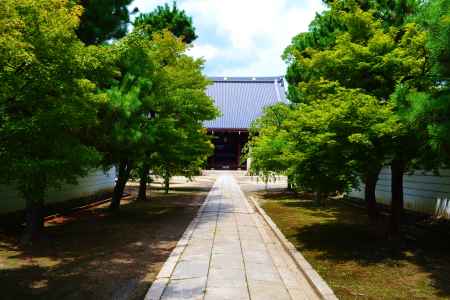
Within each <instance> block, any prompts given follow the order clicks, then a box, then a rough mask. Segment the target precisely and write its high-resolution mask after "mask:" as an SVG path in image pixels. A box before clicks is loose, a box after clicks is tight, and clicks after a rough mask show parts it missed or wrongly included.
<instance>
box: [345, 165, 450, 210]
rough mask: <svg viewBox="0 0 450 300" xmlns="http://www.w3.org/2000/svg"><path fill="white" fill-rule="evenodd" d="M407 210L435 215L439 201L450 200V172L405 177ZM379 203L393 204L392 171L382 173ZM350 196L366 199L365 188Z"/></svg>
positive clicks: (378, 194) (423, 173) (416, 172)
mask: <svg viewBox="0 0 450 300" xmlns="http://www.w3.org/2000/svg"><path fill="white" fill-rule="evenodd" d="M403 188H404V197H405V208H407V209H410V210H413V211H419V212H424V213H429V214H434V213H435V211H436V205H437V203H438V199H450V170H441V171H440V175H439V176H436V175H434V174H433V173H432V172H423V171H415V172H414V174H412V175H405V176H404V179H403ZM376 195H377V201H379V202H381V203H384V204H388V205H389V204H390V203H391V170H390V168H388V167H387V168H384V169H383V170H382V171H381V174H380V178H379V179H378V183H377V189H376ZM350 196H352V197H357V198H364V186H361V190H359V191H358V190H353V191H352V192H351V193H350Z"/></svg>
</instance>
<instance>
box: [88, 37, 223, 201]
mask: <svg viewBox="0 0 450 300" xmlns="http://www.w3.org/2000/svg"><path fill="white" fill-rule="evenodd" d="M142 30H143V29H142V28H137V29H136V30H134V31H133V32H132V33H130V34H128V35H127V36H126V37H125V38H123V39H122V40H120V41H118V42H117V43H115V44H114V45H113V52H114V53H115V55H116V57H117V65H118V67H119V69H120V76H119V77H118V83H117V84H116V85H114V86H112V87H111V88H110V89H109V91H108V96H109V101H107V102H105V103H104V107H102V108H101V109H100V112H101V116H100V119H101V120H102V122H101V124H100V125H101V126H100V127H99V132H98V134H97V136H98V137H99V139H98V141H97V142H98V143H97V148H98V149H99V150H100V151H101V152H102V153H103V154H104V159H105V160H104V163H105V164H106V165H110V164H116V165H118V166H119V174H122V175H123V176H122V175H119V177H120V178H119V180H120V185H122V187H120V186H117V195H116V198H117V199H118V200H116V202H117V201H119V200H120V197H121V189H123V185H124V184H125V183H126V181H127V180H128V177H129V175H130V172H131V170H132V169H133V168H135V167H136V166H144V165H146V164H149V165H150V167H151V168H153V169H155V170H163V171H164V172H166V173H168V174H169V173H170V174H171V175H175V174H183V175H189V174H190V173H189V172H190V171H191V170H192V169H193V168H194V167H196V168H198V167H199V165H200V164H201V163H202V162H203V161H204V160H205V159H206V156H207V154H209V152H210V149H211V144H210V142H209V140H208V139H207V137H206V133H205V132H203V130H202V124H203V121H204V120H209V119H213V118H215V117H216V115H217V111H216V108H215V107H214V105H213V103H212V101H211V99H210V98H209V97H208V96H206V94H205V90H206V86H207V85H208V81H207V80H206V78H205V77H204V76H203V75H202V73H201V70H202V66H203V61H202V60H195V59H193V58H191V57H189V56H187V55H186V54H185V51H186V49H187V46H186V44H185V43H183V42H182V40H181V39H180V38H176V37H175V36H174V35H173V34H172V33H170V32H169V31H167V30H164V31H163V32H161V33H155V34H153V36H152V39H148V38H147V36H146V35H145V34H143V31H142ZM167 176H168V175H167ZM116 198H113V200H115V199H116ZM113 202H114V201H113ZM114 203H115V202H114Z"/></svg>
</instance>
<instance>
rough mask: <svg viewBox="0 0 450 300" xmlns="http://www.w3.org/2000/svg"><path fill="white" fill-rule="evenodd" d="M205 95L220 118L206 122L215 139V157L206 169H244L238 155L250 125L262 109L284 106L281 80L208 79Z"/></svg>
mask: <svg viewBox="0 0 450 300" xmlns="http://www.w3.org/2000/svg"><path fill="white" fill-rule="evenodd" d="M209 79H210V80H211V81H212V84H211V85H210V86H209V87H208V89H207V94H208V96H210V97H211V98H212V99H213V100H214V103H215V105H216V106H217V107H218V108H219V110H220V111H221V113H222V114H221V116H220V117H218V118H217V119H215V120H212V121H208V122H205V127H206V128H207V129H208V133H209V134H211V135H213V136H214V139H213V143H214V146H215V150H214V155H213V156H211V157H210V158H209V159H208V165H207V168H208V169H215V170H237V169H247V163H243V164H241V151H242V149H243V147H244V145H245V144H246V143H247V141H248V136H249V128H250V126H251V123H252V122H253V121H254V120H255V119H256V118H257V117H259V116H260V115H261V114H262V113H263V110H264V107H266V106H270V105H274V104H276V103H278V102H287V100H286V95H285V93H286V91H285V85H284V79H283V77H280V76H278V77H210V78H209Z"/></svg>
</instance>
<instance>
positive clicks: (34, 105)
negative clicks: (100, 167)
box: [0, 0, 109, 239]
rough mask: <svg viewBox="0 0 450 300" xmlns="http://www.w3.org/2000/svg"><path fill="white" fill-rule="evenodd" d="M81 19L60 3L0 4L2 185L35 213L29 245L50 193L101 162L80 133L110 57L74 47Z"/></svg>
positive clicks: (92, 112) (23, 0)
mask: <svg viewBox="0 0 450 300" xmlns="http://www.w3.org/2000/svg"><path fill="white" fill-rule="evenodd" d="M81 12H82V9H81V7H79V6H73V5H70V4H69V3H68V2H67V1H61V0H45V1H44V0H39V1H35V0H18V1H16V0H5V1H1V2H0V28H1V29H0V45H1V46H0V66H1V69H0V174H1V176H0V178H1V179H0V180H1V181H3V182H5V181H6V182H8V183H10V184H13V185H15V186H17V188H18V189H19V191H20V192H21V194H22V196H23V197H24V198H25V199H26V203H27V208H28V209H31V211H32V212H33V214H32V215H31V217H32V219H29V220H28V223H27V225H28V227H29V230H28V233H27V234H28V236H27V237H26V238H27V239H28V238H31V236H32V235H34V233H35V230H36V228H37V226H39V223H41V222H42V215H41V213H40V207H41V206H42V204H43V202H44V197H45V193H46V191H47V190H48V188H49V187H50V186H52V187H54V186H56V187H57V186H59V185H60V184H62V183H75V182H76V179H77V178H78V177H79V176H83V175H85V174H86V173H87V172H88V171H89V169H90V168H92V167H94V166H95V165H96V164H97V163H98V161H99V159H100V157H99V155H98V153H97V151H96V150H95V149H94V148H93V147H90V146H86V145H85V143H84V142H83V139H84V138H83V133H84V132H86V131H87V130H88V129H89V127H91V126H94V124H95V123H96V109H95V108H96V107H97V105H98V104H99V103H101V102H102V101H104V99H105V96H104V95H102V94H99V93H97V90H96V84H95V83H96V82H97V81H98V80H99V79H100V78H99V77H97V76H100V75H101V76H105V77H104V78H103V80H105V81H106V80H107V79H108V77H106V76H107V74H108V72H107V71H106V69H107V68H104V66H103V63H104V62H105V61H107V57H108V55H109V54H108V51H106V50H105V49H102V48H98V49H97V48H93V47H86V46H84V44H83V43H82V42H80V41H79V40H78V38H77V36H76V34H75V29H76V28H77V26H78V23H79V16H80V15H81ZM33 208H35V209H34V210H33Z"/></svg>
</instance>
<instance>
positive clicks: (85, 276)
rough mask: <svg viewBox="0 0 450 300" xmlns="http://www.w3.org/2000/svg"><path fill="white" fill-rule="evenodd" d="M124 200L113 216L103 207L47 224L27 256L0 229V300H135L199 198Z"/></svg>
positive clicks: (200, 194) (176, 194)
mask: <svg viewBox="0 0 450 300" xmlns="http://www.w3.org/2000/svg"><path fill="white" fill-rule="evenodd" d="M128 192H130V193H131V194H132V196H130V197H128V198H126V199H124V201H123V203H122V206H121V211H120V213H119V214H110V213H109V211H108V208H107V207H108V203H105V204H103V205H101V206H98V207H93V208H90V209H87V210H83V211H77V212H75V213H71V214H69V215H64V216H61V217H58V218H55V219H52V220H51V221H49V222H47V223H46V227H45V233H44V237H43V239H42V241H40V242H39V243H36V244H34V245H33V246H32V248H21V247H20V246H18V244H17V237H18V236H19V235H20V232H18V231H13V230H12V229H10V228H4V229H0V282H1V283H2V284H1V286H2V290H1V293H2V296H1V297H0V298H1V299H5V300H7V299H31V298H32V299H143V297H144V295H145V293H146V291H147V289H148V288H149V287H150V285H151V283H152V281H153V280H154V278H155V277H156V274H157V273H158V272H159V270H160V268H161V266H162V265H163V263H164V262H165V260H166V259H167V257H168V255H169V254H170V252H171V251H172V249H173V247H174V246H175V244H176V243H177V241H178V239H179V238H180V236H181V235H182V233H183V232H184V230H185V228H186V227H187V226H188V224H189V223H190V221H191V220H192V219H193V217H194V216H195V214H196V212H197V210H198V208H199V207H200V205H201V203H202V202H203V200H204V198H205V197H206V195H207V191H196V190H194V191H189V190H188V191H171V193H170V194H167V195H166V194H162V193H160V192H157V191H152V192H151V197H152V198H151V201H149V202H136V201H132V199H133V196H134V195H135V194H136V188H135V187H129V189H128Z"/></svg>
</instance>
